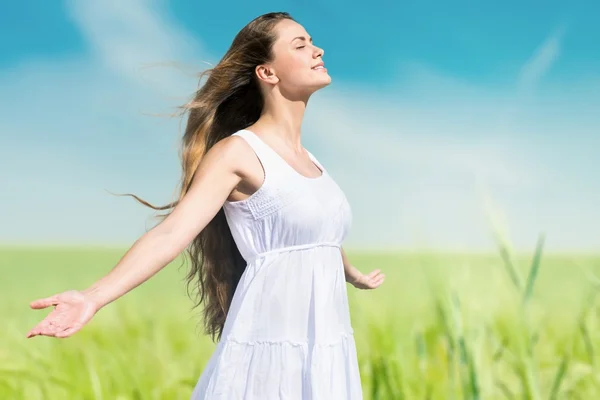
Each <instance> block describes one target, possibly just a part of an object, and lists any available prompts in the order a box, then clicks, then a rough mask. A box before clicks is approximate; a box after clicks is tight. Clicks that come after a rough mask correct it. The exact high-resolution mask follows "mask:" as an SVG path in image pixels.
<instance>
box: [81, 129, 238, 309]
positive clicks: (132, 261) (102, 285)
mask: <svg viewBox="0 0 600 400" xmlns="http://www.w3.org/2000/svg"><path fill="white" fill-rule="evenodd" d="M243 152H244V147H243V144H241V141H240V140H239V139H238V140H228V139H224V140H221V141H220V142H218V143H217V144H215V145H214V146H213V147H212V148H211V149H210V150H209V151H208V152H207V154H206V155H205V157H204V158H203V160H202V162H201V164H200V165H199V167H198V169H197V171H196V174H195V175H194V178H193V181H192V184H191V186H190V189H189V191H188V192H187V193H186V195H185V196H184V197H183V198H182V199H181V201H180V203H179V204H177V206H176V207H175V208H174V210H173V212H172V213H171V214H169V215H168V216H167V217H166V218H165V219H164V220H163V221H162V222H161V223H160V224H158V225H157V226H155V227H154V228H153V229H151V230H150V231H148V232H147V233H145V234H144V235H143V236H141V237H140V238H139V239H138V240H137V241H136V242H135V243H134V245H133V246H132V247H131V248H130V249H129V250H128V251H127V252H126V253H125V255H124V256H123V258H122V259H121V260H120V261H119V262H118V263H117V265H116V266H115V267H114V268H113V269H112V270H111V271H110V272H109V273H108V274H107V275H105V276H104V277H103V278H101V279H99V280H98V281H97V282H95V283H94V284H93V285H91V286H90V287H89V288H87V289H85V290H83V293H84V294H85V295H86V297H87V298H88V299H89V300H91V301H92V302H93V303H95V304H96V306H97V307H98V309H100V308H102V307H104V306H106V305H107V304H109V303H110V302H112V301H114V300H116V299H118V298H119V297H121V296H123V295H124V294H126V293H127V292H129V291H130V290H132V289H134V288H135V287H137V286H139V285H140V284H142V283H143V282H145V281H147V280H148V279H150V278H151V277H152V276H153V275H155V274H156V273H157V272H159V271H160V270H161V269H162V268H164V267H165V266H166V265H168V264H169V263H170V262H171V261H173V260H174V259H175V258H176V257H177V256H178V255H179V254H180V253H181V252H182V251H183V250H184V249H185V248H186V247H187V246H188V245H189V243H190V242H191V241H192V240H193V239H194V237H196V236H197V235H198V234H199V233H200V232H201V231H202V229H204V227H205V226H206V225H207V224H208V223H209V222H210V221H211V220H212V218H213V217H214V216H215V215H216V213H217V212H218V211H219V209H220V208H221V207H222V205H223V203H224V202H225V200H226V199H227V197H228V196H229V194H230V193H231V191H232V190H233V189H234V188H235V187H236V185H237V184H238V183H239V182H240V181H241V177H240V176H241V174H240V171H239V168H238V165H239V160H240V156H242V154H243Z"/></svg>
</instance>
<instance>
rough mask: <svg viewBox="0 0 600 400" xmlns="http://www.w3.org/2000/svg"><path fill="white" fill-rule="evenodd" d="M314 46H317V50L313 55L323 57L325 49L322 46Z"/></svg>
mask: <svg viewBox="0 0 600 400" xmlns="http://www.w3.org/2000/svg"><path fill="white" fill-rule="evenodd" d="M314 47H315V51H314V53H313V56H314V57H315V58H317V57H323V54H325V50H323V49H322V48H320V47H317V46H314Z"/></svg>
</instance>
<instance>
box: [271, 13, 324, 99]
mask: <svg viewBox="0 0 600 400" xmlns="http://www.w3.org/2000/svg"><path fill="white" fill-rule="evenodd" d="M275 32H276V34H277V39H276V41H275V43H274V45H273V55H274V59H273V61H272V62H271V63H270V64H269V66H268V68H267V69H265V70H263V71H262V74H263V75H261V78H263V79H264V77H268V78H269V79H270V80H267V81H268V82H270V83H276V84H278V86H279V88H280V90H281V92H282V93H283V94H284V95H285V94H287V95H291V96H294V95H301V96H302V95H310V94H312V93H313V92H315V91H317V90H319V89H321V88H323V87H325V86H327V85H329V83H330V82H331V77H330V76H329V74H328V73H327V69H325V66H324V64H323V60H322V57H323V53H324V51H323V49H321V48H319V47H317V46H315V45H314V44H313V42H312V38H311V37H310V36H309V35H308V33H307V32H306V30H305V29H304V27H302V25H300V24H298V23H297V22H295V21H291V20H282V21H280V22H279V23H278V24H277V26H276V27H275ZM259 74H261V72H259Z"/></svg>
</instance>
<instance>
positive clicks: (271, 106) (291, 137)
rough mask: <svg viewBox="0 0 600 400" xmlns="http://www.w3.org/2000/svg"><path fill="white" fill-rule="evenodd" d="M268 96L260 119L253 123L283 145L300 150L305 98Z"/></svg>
mask: <svg viewBox="0 0 600 400" xmlns="http://www.w3.org/2000/svg"><path fill="white" fill-rule="evenodd" d="M274 97H275V96H268V97H267V98H266V99H265V107H264V110H263V113H262V115H261V117H260V119H259V120H258V121H257V122H256V124H254V126H255V127H256V128H258V129H259V130H260V131H261V132H263V133H264V134H265V135H268V136H271V137H274V138H275V137H276V138H277V140H279V141H281V142H283V144H285V146H287V147H290V148H292V149H294V150H295V151H298V152H301V150H302V143H301V135H302V119H303V118H304V112H305V111H306V105H307V100H291V99H286V98H285V97H283V96H277V98H276V99H275V98H274Z"/></svg>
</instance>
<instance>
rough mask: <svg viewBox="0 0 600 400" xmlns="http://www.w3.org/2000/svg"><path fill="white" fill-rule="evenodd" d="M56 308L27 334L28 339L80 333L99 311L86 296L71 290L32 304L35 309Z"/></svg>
mask: <svg viewBox="0 0 600 400" xmlns="http://www.w3.org/2000/svg"><path fill="white" fill-rule="evenodd" d="M50 306H54V310H52V312H50V314H48V316H46V318H44V319H43V320H42V321H41V322H40V323H39V324H37V325H36V326H35V327H34V328H33V329H31V330H30V331H29V332H28V333H27V337H28V338H30V337H33V336H37V335H44V336H53V337H57V338H65V337H67V336H71V335H72V334H74V333H75V332H77V331H79V330H80V329H81V328H82V327H83V326H84V325H85V324H86V323H87V322H88V321H89V320H90V319H92V317H93V316H94V315H95V314H96V312H97V311H98V308H97V306H96V305H95V304H94V303H93V302H92V301H90V300H89V299H88V298H86V296H85V295H84V294H83V293H81V292H79V291H77V290H69V291H66V292H63V293H60V294H56V295H54V296H50V297H47V298H44V299H39V300H36V301H33V302H31V304H30V307H31V308H33V309H37V310H39V309H42V308H46V307H50Z"/></svg>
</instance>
